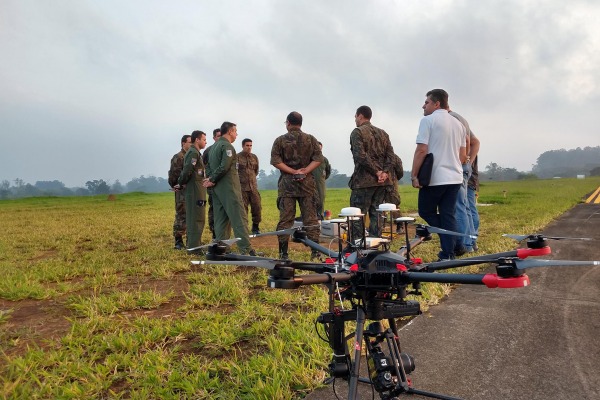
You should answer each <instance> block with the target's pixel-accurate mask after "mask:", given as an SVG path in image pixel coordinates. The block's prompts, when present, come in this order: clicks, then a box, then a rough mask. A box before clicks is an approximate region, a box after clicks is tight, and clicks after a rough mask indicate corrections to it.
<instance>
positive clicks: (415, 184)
mask: <svg viewBox="0 0 600 400" xmlns="http://www.w3.org/2000/svg"><path fill="white" fill-rule="evenodd" d="M411 179H412V178H411ZM412 187H414V188H415V189H421V184H420V183H419V178H414V179H412Z"/></svg>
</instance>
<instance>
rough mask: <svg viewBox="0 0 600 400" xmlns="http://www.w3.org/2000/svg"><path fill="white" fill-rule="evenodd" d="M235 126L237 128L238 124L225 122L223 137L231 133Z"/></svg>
mask: <svg viewBox="0 0 600 400" xmlns="http://www.w3.org/2000/svg"><path fill="white" fill-rule="evenodd" d="M234 126H237V125H236V124H234V123H233V122H228V121H225V122H223V123H222V124H221V135H226V134H227V133H229V130H230V129H231V128H233V127H234Z"/></svg>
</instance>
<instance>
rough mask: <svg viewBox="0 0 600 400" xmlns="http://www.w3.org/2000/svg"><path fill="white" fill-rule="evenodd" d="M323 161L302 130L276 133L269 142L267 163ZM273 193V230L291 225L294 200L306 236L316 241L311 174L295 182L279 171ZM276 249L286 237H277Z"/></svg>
mask: <svg viewBox="0 0 600 400" xmlns="http://www.w3.org/2000/svg"><path fill="white" fill-rule="evenodd" d="M313 161H318V162H323V154H322V153H321V148H320V147H319V143H318V142H317V139H315V138H314V136H312V135H309V134H307V133H304V132H302V131H301V130H292V131H290V132H288V133H286V134H285V135H282V136H279V137H278V138H277V139H275V142H273V147H272V149H271V165H273V166H275V165H277V164H281V163H284V164H285V165H287V166H288V167H290V168H292V169H295V170H297V169H301V168H305V167H307V166H308V165H309V164H310V163H311V162H313ZM280 173H281V175H280V176H279V181H278V192H277V208H278V209H279V223H278V224H277V228H276V229H277V230H280V229H288V228H291V227H292V225H293V224H294V217H295V216H296V201H297V202H298V204H299V205H300V213H301V214H302V223H303V225H304V226H306V227H309V228H307V229H306V232H307V236H308V238H309V239H310V240H312V241H314V242H318V241H319V233H320V230H319V221H318V219H317V210H316V209H315V200H314V196H315V192H316V187H315V179H314V177H313V175H312V174H308V175H306V178H304V179H302V180H299V181H296V180H294V177H293V175H291V174H288V173H285V172H283V171H281V172H280ZM278 239H279V243H280V250H281V249H282V247H281V246H282V245H283V244H285V245H286V253H287V243H288V241H289V236H278Z"/></svg>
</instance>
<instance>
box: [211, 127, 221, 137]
mask: <svg viewBox="0 0 600 400" xmlns="http://www.w3.org/2000/svg"><path fill="white" fill-rule="evenodd" d="M217 133H219V134H220V133H221V128H217V129H215V130H213V139H214V138H216V137H217V136H219V135H217Z"/></svg>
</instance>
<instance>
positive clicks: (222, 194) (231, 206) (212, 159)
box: [207, 137, 252, 254]
mask: <svg viewBox="0 0 600 400" xmlns="http://www.w3.org/2000/svg"><path fill="white" fill-rule="evenodd" d="M236 164H237V153H236V152H235V149H234V148H233V146H232V145H231V143H229V141H228V140H227V139H226V138H224V137H221V138H219V140H217V141H216V142H215V144H213V145H212V147H211V149H210V154H209V155H208V170H207V175H208V178H209V179H210V181H211V182H213V183H215V186H213V188H212V200H213V207H214V218H215V236H216V239H217V240H223V239H228V238H227V237H225V236H226V235H227V234H228V233H229V228H230V227H231V228H232V229H233V234H234V235H235V237H236V238H240V241H238V242H237V245H238V249H239V251H240V253H242V254H246V253H248V252H249V251H250V250H251V249H252V247H251V246H250V237H249V233H248V216H247V215H246V212H245V211H244V202H243V200H242V189H241V186H240V177H239V175H238V171H237V165H236Z"/></svg>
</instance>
